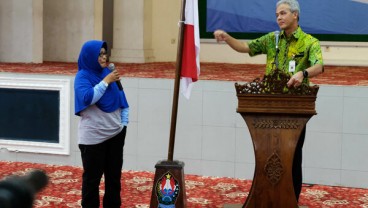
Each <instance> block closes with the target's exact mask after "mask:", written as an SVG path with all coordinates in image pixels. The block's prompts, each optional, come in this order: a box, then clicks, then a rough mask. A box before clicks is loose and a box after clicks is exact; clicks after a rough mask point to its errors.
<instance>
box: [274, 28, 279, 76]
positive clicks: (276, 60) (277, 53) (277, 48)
mask: <svg viewBox="0 0 368 208" xmlns="http://www.w3.org/2000/svg"><path fill="white" fill-rule="evenodd" d="M279 36H280V31H278V30H276V31H275V45H276V54H275V61H274V63H275V64H276V69H278V68H279V59H278V55H279Z"/></svg>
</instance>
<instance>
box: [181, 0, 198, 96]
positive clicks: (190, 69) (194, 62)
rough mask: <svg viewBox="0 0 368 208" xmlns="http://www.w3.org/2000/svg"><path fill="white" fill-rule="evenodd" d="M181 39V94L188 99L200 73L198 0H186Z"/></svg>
mask: <svg viewBox="0 0 368 208" xmlns="http://www.w3.org/2000/svg"><path fill="white" fill-rule="evenodd" d="M183 38H184V44H183V51H182V53H183V56H182V65H181V92H182V93H183V95H184V97H186V98H187V99H189V98H190V94H191V90H192V87H193V84H194V82H196V81H197V80H198V76H199V72H200V69H199V44H200V43H199V20H198V0H186V4H185V27H184V37H183Z"/></svg>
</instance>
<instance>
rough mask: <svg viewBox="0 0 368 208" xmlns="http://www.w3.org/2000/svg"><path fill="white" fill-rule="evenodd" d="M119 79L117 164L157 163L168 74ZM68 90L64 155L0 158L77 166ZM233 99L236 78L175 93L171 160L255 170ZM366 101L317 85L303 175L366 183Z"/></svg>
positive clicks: (197, 167)
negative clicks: (125, 116)
mask: <svg viewBox="0 0 368 208" xmlns="http://www.w3.org/2000/svg"><path fill="white" fill-rule="evenodd" d="M8 76H22V77H25V78H27V77H35V76H38V77H39V76H45V75H29V74H22V75H20V74H8ZM49 77H50V75H49ZM51 77H54V78H55V77H58V76H51ZM59 78H60V79H70V80H71V90H73V87H72V85H73V82H72V81H73V77H71V76H59ZM122 82H123V85H124V89H125V90H126V95H127V98H128V101H129V104H130V109H131V112H130V124H129V126H128V132H127V138H126V146H125V150H124V166H123V168H124V169H128V170H147V171H155V169H154V166H155V164H156V163H157V162H158V161H159V160H163V159H167V153H168V143H169V133H170V119H171V109H172V94H173V84H174V83H173V80H169V79H145V78H125V79H123V80H122ZM71 96H72V97H71V99H70V107H71V108H70V109H71V115H70V117H71V121H70V128H71V133H70V145H71V147H70V149H71V154H70V155H69V156H60V155H50V154H39V153H38V154H37V153H22V152H8V151H7V150H6V149H1V150H0V158H1V159H2V160H10V161H27V162H42V163H48V164H62V165H77V166H81V159H80V153H79V150H78V147H77V126H78V119H79V118H78V117H76V116H74V113H73V112H74V98H73V92H71ZM236 105H237V97H236V93H235V87H234V82H229V81H200V82H198V83H197V84H196V85H195V87H194V90H193V92H192V96H191V99H190V100H186V99H185V98H183V97H182V96H180V100H179V109H178V123H177V132H176V141H175V150H174V160H180V161H184V162H185V167H184V172H185V173H186V174H199V175H206V176H225V177H236V178H244V179H252V178H253V172H254V152H253V146H252V142H251V138H250V134H249V131H248V129H247V127H246V124H245V122H244V120H243V119H242V117H241V116H240V114H238V113H236V107H237V106H236ZM366 106H368V87H357V86H330V85H322V86H320V90H319V93H318V98H317V103H316V110H317V113H318V114H317V115H316V116H314V117H312V119H311V120H310V121H309V123H308V126H307V135H306V142H305V144H304V152H303V154H304V155H303V158H304V159H303V169H304V182H305V183H316V184H325V185H341V186H351V187H367V186H368V161H367V160H365V158H367V157H368V152H367V151H366V149H367V147H368V140H367V138H368V110H367V108H366Z"/></svg>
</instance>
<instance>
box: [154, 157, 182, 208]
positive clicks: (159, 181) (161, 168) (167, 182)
mask: <svg viewBox="0 0 368 208" xmlns="http://www.w3.org/2000/svg"><path fill="white" fill-rule="evenodd" d="M155 168H156V172H155V179H154V182H153V188H152V195H151V203H150V208H161V207H175V208H186V207H187V205H186V193H185V181H184V162H181V161H168V160H162V161H159V162H157V164H156V165H155Z"/></svg>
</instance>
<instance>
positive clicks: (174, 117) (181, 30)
mask: <svg viewBox="0 0 368 208" xmlns="http://www.w3.org/2000/svg"><path fill="white" fill-rule="evenodd" d="M185 4H186V0H182V1H181V11H180V21H179V35H178V47H177V54H176V71H175V83H174V96H173V104H172V111H171V127H170V140H169V151H168V156H167V160H168V161H173V158H174V147H175V134H176V121H177V115H178V103H179V89H180V75H181V65H182V60H183V45H184V21H185Z"/></svg>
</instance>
